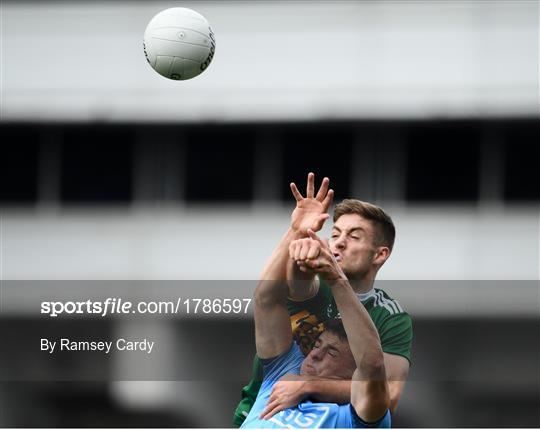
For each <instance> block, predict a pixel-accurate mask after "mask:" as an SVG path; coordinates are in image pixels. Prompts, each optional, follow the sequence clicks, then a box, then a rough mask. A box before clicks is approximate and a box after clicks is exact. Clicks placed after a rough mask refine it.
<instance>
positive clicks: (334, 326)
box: [324, 318, 347, 341]
mask: <svg viewBox="0 0 540 430" xmlns="http://www.w3.org/2000/svg"><path fill="white" fill-rule="evenodd" d="M324 330H325V331H329V332H330V333H334V334H335V335H336V336H337V337H339V339H340V340H345V341H346V340H347V332H346V331H345V327H343V321H341V319H340V318H333V319H329V320H328V321H326V322H325V323H324Z"/></svg>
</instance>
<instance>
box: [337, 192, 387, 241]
mask: <svg viewBox="0 0 540 430" xmlns="http://www.w3.org/2000/svg"><path fill="white" fill-rule="evenodd" d="M345 214H357V215H360V216H361V217H362V218H365V219H367V220H369V221H372V222H373V223H374V224H375V227H376V228H377V230H378V231H379V234H378V235H377V237H376V240H377V245H384V246H387V247H388V248H389V249H390V251H392V248H393V247H394V241H395V239H396V227H395V226H394V222H393V221H392V218H390V215H388V214H387V213H386V212H385V211H384V210H382V209H381V208H380V207H379V206H376V205H374V204H372V203H368V202H363V201H361V200H356V199H345V200H343V201H342V202H341V203H339V204H338V205H337V206H336V207H335V209H334V222H336V221H337V220H338V219H339V217H341V216H342V215H345Z"/></svg>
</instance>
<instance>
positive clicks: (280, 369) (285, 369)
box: [261, 342, 304, 383]
mask: <svg viewBox="0 0 540 430" xmlns="http://www.w3.org/2000/svg"><path fill="white" fill-rule="evenodd" d="M303 360H304V355H303V354H302V351H300V348H299V347H298V345H297V344H296V343H295V342H293V343H292V345H291V348H290V349H289V350H288V351H287V352H285V353H283V354H281V355H278V356H277V357H274V358H269V359H265V360H261V362H262V365H263V383H264V382H275V381H277V380H278V379H279V378H281V377H282V376H284V375H286V374H287V373H294V374H298V373H299V372H300V367H301V366H302V361H303Z"/></svg>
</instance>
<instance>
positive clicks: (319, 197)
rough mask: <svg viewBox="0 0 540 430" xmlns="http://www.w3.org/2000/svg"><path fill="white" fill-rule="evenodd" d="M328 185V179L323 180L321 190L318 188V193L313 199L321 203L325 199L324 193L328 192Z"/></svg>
mask: <svg viewBox="0 0 540 430" xmlns="http://www.w3.org/2000/svg"><path fill="white" fill-rule="evenodd" d="M329 184H330V179H328V178H324V179H323V181H322V184H321V188H319V192H318V193H317V197H315V198H316V199H317V200H319V201H320V202H322V201H323V200H324V198H325V197H326V193H327V192H328V185H329Z"/></svg>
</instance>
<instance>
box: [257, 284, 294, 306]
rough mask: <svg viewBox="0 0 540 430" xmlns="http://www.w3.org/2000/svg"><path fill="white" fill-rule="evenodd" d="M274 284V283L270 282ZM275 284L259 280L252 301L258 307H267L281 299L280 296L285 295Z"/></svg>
mask: <svg viewBox="0 0 540 430" xmlns="http://www.w3.org/2000/svg"><path fill="white" fill-rule="evenodd" d="M272 284H275V283H272ZM281 290H283V288H278V286H276V285H270V281H261V282H259V284H258V285H257V288H255V291H254V292H253V302H254V304H255V305H256V306H258V307H260V308H269V307H272V306H275V305H276V304H277V303H279V302H280V301H282V297H281V296H285V297H286V294H285V295H284V294H283V292H282V291H281Z"/></svg>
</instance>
